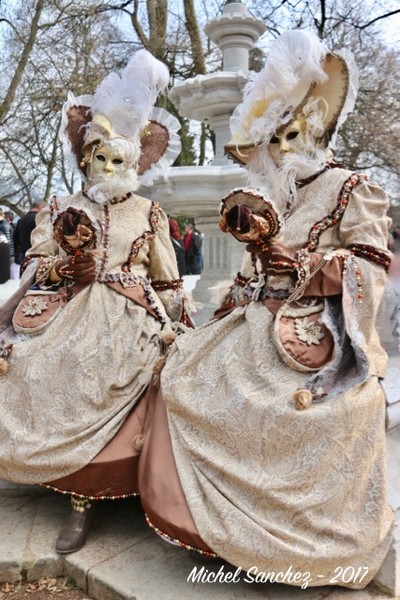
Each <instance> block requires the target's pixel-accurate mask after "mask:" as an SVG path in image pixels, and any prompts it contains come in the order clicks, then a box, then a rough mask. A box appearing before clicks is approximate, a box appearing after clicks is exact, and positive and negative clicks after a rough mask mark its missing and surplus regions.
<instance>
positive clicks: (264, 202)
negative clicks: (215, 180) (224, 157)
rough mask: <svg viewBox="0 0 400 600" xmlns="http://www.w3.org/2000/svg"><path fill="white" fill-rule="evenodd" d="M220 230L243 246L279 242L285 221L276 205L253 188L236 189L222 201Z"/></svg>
mask: <svg viewBox="0 0 400 600" xmlns="http://www.w3.org/2000/svg"><path fill="white" fill-rule="evenodd" d="M220 215H221V218H220V222H219V226H220V229H221V230H222V231H224V232H225V233H231V234H232V235H233V236H234V237H235V238H236V239H237V240H239V241H240V242H256V241H262V242H270V241H272V240H273V239H278V238H279V236H280V234H281V231H282V228H283V220H282V218H281V217H280V215H279V213H278V211H277V210H276V208H275V206H274V204H273V202H271V200H268V199H267V198H266V197H265V196H264V195H263V194H262V193H261V192H259V191H258V190H255V189H253V188H235V189H233V190H232V191H231V192H229V194H228V195H227V196H225V197H224V198H222V200H221V204H220Z"/></svg>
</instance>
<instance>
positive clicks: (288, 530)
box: [147, 169, 393, 588]
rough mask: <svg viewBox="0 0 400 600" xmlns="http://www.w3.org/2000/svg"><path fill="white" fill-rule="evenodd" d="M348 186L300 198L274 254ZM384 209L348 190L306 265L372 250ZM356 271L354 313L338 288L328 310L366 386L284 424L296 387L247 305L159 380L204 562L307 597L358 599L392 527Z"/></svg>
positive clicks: (379, 194)
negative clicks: (327, 594) (358, 356)
mask: <svg viewBox="0 0 400 600" xmlns="http://www.w3.org/2000/svg"><path fill="white" fill-rule="evenodd" d="M350 175H351V173H350V172H349V171H346V170H342V169H333V170H330V171H327V172H325V173H324V174H322V175H321V176H320V177H318V178H317V179H316V180H315V181H314V182H312V183H310V184H308V185H306V186H305V187H304V188H302V189H300V190H299V192H298V201H297V203H296V205H295V208H294V210H293V213H292V215H291V216H290V217H289V218H288V219H287V221H286V224H285V231H284V240H283V242H282V243H284V244H286V245H287V246H288V247H290V248H292V249H293V250H297V249H299V248H300V247H301V246H302V245H303V244H304V243H305V242H306V240H307V237H308V234H309V231H310V228H311V226H312V225H313V223H316V222H318V221H320V220H321V219H322V218H323V217H325V216H326V215H327V214H328V213H330V212H331V211H332V210H333V208H334V207H335V205H336V202H337V198H338V193H339V190H340V189H341V187H342V185H343V183H344V182H345V180H346V179H347V178H348V177H349V176H350ZM387 208H388V199H387V197H386V194H385V193H384V192H383V191H382V190H381V189H380V188H378V187H377V186H375V185H374V184H372V183H370V182H364V181H362V182H361V183H359V184H358V185H357V186H356V187H355V188H354V189H353V191H352V193H351V197H350V200H349V204H348V206H347V209H346V211H345V213H344V215H343V218H342V220H341V222H340V225H338V226H336V227H333V228H330V229H328V230H327V231H325V232H324V233H323V234H322V236H321V238H320V243H319V246H318V248H317V252H319V253H322V254H325V253H328V252H330V251H332V250H334V249H337V248H346V247H348V246H349V245H351V244H353V243H358V244H365V243H368V244H370V245H372V246H374V247H375V248H378V249H381V250H385V249H386V248H387V232H388V226H389V224H390V221H389V219H388V218H387V217H386V211H387ZM358 264H359V266H360V269H361V278H362V288H363V294H364V300H363V303H362V304H359V303H358V302H357V297H356V296H357V288H355V291H354V290H351V289H348V288H346V287H345V290H344V293H343V300H342V304H343V312H344V315H345V319H346V323H347V326H348V329H349V330H351V336H353V337H352V341H353V342H356V343H357V344H358V345H359V346H360V347H361V348H362V349H363V351H365V353H366V356H367V357H368V365H367V366H368V375H367V376H366V378H365V380H364V381H363V382H361V383H359V384H357V385H355V386H353V387H350V389H347V390H346V391H344V392H343V393H339V394H338V395H336V396H335V397H333V398H329V399H327V400H325V401H324V402H321V403H313V404H312V406H311V407H310V408H309V409H308V410H304V411H297V410H295V408H294V406H293V403H292V394H293V392H294V391H295V390H296V389H298V388H302V387H304V383H305V380H306V379H307V378H308V377H309V375H307V374H304V373H300V372H298V371H294V370H292V369H291V368H290V367H289V366H287V365H286V364H285V362H283V360H282V359H281V357H280V355H279V354H278V352H277V349H276V346H275V342H274V339H273V319H274V317H273V315H272V313H270V312H269V310H268V309H267V308H266V307H265V306H264V305H263V304H262V303H261V302H251V303H250V304H249V305H247V306H244V307H238V308H236V309H235V310H233V312H231V313H230V314H229V315H228V316H226V317H225V318H223V319H221V320H219V321H214V322H210V323H208V324H205V325H204V326H202V327H200V328H198V329H197V330H194V331H190V332H189V333H187V334H185V335H184V336H181V337H179V338H178V339H177V341H176V343H175V345H174V347H173V350H172V353H171V354H170V356H169V359H168V361H167V365H166V367H165V368H164V370H163V373H162V379H161V383H162V385H161V388H162V393H163V397H164V400H165V404H166V407H167V413H168V421H169V430H170V435H171V441H172V449H173V454H174V458H175V462H176V467H177V472H178V474H179V479H180V484H181V486H182V489H183V492H184V495H185V498H186V502H187V504H188V507H189V509H190V513H191V515H192V517H193V520H194V522H195V525H196V527H197V530H198V532H199V534H200V537H201V539H202V540H203V541H204V542H205V543H206V544H207V545H208V546H209V548H211V549H212V550H213V551H214V552H215V553H216V554H217V555H219V556H220V557H222V558H224V559H225V560H227V561H228V562H230V563H232V564H233V565H236V566H240V567H241V568H242V569H243V570H247V569H249V568H251V567H253V566H256V567H257V569H258V571H264V572H271V571H272V572H278V571H283V572H284V573H285V572H286V571H287V569H288V568H289V567H291V568H292V570H293V571H294V572H296V571H299V572H302V573H306V572H310V578H311V582H310V583H309V584H308V585H329V584H338V585H344V586H347V587H353V588H363V587H364V586H365V585H367V583H368V582H369V581H370V580H371V579H372V577H373V576H374V575H375V573H376V572H377V570H378V568H379V566H380V564H381V562H382V560H383V558H384V556H385V554H386V552H387V550H388V547H389V543H390V532H391V525H392V519H393V517H392V513H391V509H390V507H389V506H388V503H387V499H386V488H385V469H386V464H385V399H384V395H383V392H382V389H381V387H380V385H379V380H378V378H379V377H383V376H384V375H385V369H386V356H385V353H384V351H383V350H382V348H381V346H380V344H379V340H378V338H377V335H376V332H375V328H374V319H375V315H376V311H377V309H378V306H379V303H380V299H381V295H382V292H383V287H384V284H385V279H386V276H385V272H384V269H383V268H381V267H380V266H378V265H376V264H373V263H371V262H369V261H366V260H364V259H362V258H360V259H358ZM344 285H345V284H344ZM343 383H344V385H346V382H345V381H344V382H343ZM347 387H348V386H347ZM166 501H167V500H166V499H165V500H164V502H166ZM147 506H148V508H149V504H148V505H147ZM150 508H151V507H150ZM172 512H173V511H172ZM175 512H176V511H175ZM152 516H153V517H154V515H152ZM176 518H177V523H178V522H179V517H178V516H176ZM153 524H155V525H157V521H156V522H155V523H153ZM159 527H160V529H162V526H161V525H159ZM171 528H172V529H173V521H172V525H171V527H170V531H171ZM177 531H178V530H177ZM172 537H177V538H179V534H177V535H176V536H174V535H172ZM347 567H350V570H347V571H346V579H347V581H344V580H343V579H342V577H341V573H342V572H343V570H344V569H346V568H347ZM359 568H361V571H359V575H358V576H356V573H357V570H358V569H359ZM365 568H366V569H365ZM340 569H342V571H340ZM352 569H354V571H352ZM352 573H353V576H352ZM361 574H363V575H364V577H363V578H361ZM349 577H350V578H349ZM296 585H301V583H297V584H296Z"/></svg>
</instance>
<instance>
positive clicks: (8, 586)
mask: <svg viewBox="0 0 400 600" xmlns="http://www.w3.org/2000/svg"><path fill="white" fill-rule="evenodd" d="M0 600H91V598H89V597H88V595H87V594H86V593H85V592H83V591H82V590H80V589H79V588H77V587H76V584H75V582H74V581H73V580H72V579H70V578H69V577H58V578H57V579H52V578H49V577H42V579H39V581H32V582H28V583H8V582H5V583H0Z"/></svg>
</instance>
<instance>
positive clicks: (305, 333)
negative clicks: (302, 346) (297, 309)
mask: <svg viewBox="0 0 400 600" xmlns="http://www.w3.org/2000/svg"><path fill="white" fill-rule="evenodd" d="M294 328H295V331H296V335H297V337H298V339H299V340H300V341H301V342H305V343H306V344H307V346H311V344H315V345H317V346H318V345H319V340H322V338H324V337H325V335H324V334H323V333H322V331H321V327H320V326H319V325H317V323H314V321H309V320H308V317H304V319H295V320H294Z"/></svg>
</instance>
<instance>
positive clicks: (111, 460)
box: [45, 386, 212, 553]
mask: <svg viewBox="0 0 400 600" xmlns="http://www.w3.org/2000/svg"><path fill="white" fill-rule="evenodd" d="M138 436H140V438H141V437H142V436H144V444H143V445H142V447H138V446H139V444H138ZM45 485H47V486H49V487H51V488H54V489H55V490H56V491H60V492H64V493H71V494H77V495H82V496H89V497H91V498H98V499H103V498H118V497H121V496H126V495H133V494H138V493H139V495H140V500H141V503H142V507H143V509H144V511H145V513H146V515H147V518H148V520H149V522H150V523H151V525H152V526H153V527H154V528H155V529H158V530H160V532H162V533H163V534H166V536H168V537H170V538H172V539H173V540H175V541H177V540H178V541H179V542H180V543H181V544H182V545H183V546H187V547H189V548H193V549H198V550H200V551H202V552H205V553H212V551H211V550H210V548H209V547H208V546H207V545H206V544H205V543H204V541H203V540H202V539H201V537H200V535H199V533H198V531H197V528H196V525H195V523H194V521H193V518H192V515H191V513H190V510H189V507H188V505H187V503H186V499H185V495H184V493H183V489H182V486H181V483H180V480H179V476H178V472H177V469H176V465H175V459H174V456H173V451H172V445H171V438H170V434H169V427H168V416H167V409H166V406H165V403H164V400H163V398H162V395H161V392H160V390H159V389H157V387H153V386H150V387H149V388H148V390H147V392H146V393H145V394H144V395H143V396H142V398H141V399H140V400H139V402H138V403H137V404H136V406H135V407H134V408H133V409H132V411H131V412H130V414H129V416H128V417H127V418H126V420H125V422H124V424H123V426H122V427H121V429H120V430H119V431H118V433H117V434H116V435H115V437H114V438H113V439H112V440H111V441H110V442H109V443H108V444H107V446H105V447H104V448H103V450H102V451H101V452H100V453H99V454H98V455H97V456H96V457H95V458H94V459H93V460H92V461H91V462H90V463H89V464H88V465H86V466H85V467H83V468H82V469H80V470H79V471H76V472H75V473H72V474H71V475H67V476H66V477H62V478H60V479H56V480H54V481H51V482H48V483H46V484H45Z"/></svg>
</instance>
